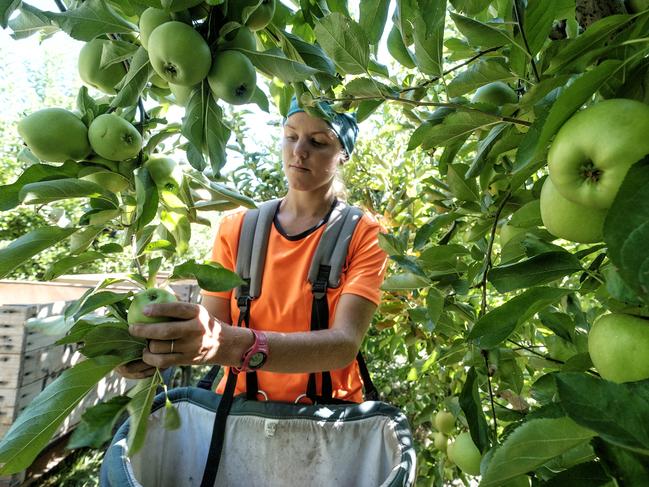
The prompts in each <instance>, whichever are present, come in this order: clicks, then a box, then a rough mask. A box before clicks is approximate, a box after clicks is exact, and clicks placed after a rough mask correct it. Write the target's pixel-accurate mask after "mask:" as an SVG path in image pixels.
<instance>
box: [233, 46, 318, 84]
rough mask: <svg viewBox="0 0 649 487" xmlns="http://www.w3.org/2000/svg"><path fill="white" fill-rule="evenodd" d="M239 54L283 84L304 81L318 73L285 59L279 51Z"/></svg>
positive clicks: (308, 67)
mask: <svg viewBox="0 0 649 487" xmlns="http://www.w3.org/2000/svg"><path fill="white" fill-rule="evenodd" d="M241 52H242V53H244V54H245V55H246V57H248V59H250V61H251V62H252V64H253V65H254V66H255V67H256V68H257V69H259V70H260V71H261V72H263V73H265V74H266V75H268V76H269V77H271V78H272V77H276V78H279V79H281V80H282V81H283V82H284V83H293V82H296V81H306V80H308V79H310V78H311V76H313V75H315V74H317V73H318V70H317V69H314V68H312V67H311V66H307V65H306V64H303V63H299V62H297V61H293V60H292V59H289V58H287V57H286V54H284V53H283V52H282V51H281V50H279V49H270V50H268V51H261V52H259V51H246V50H243V49H241Z"/></svg>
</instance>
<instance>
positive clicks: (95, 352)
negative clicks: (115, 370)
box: [81, 323, 147, 362]
mask: <svg viewBox="0 0 649 487" xmlns="http://www.w3.org/2000/svg"><path fill="white" fill-rule="evenodd" d="M83 341H84V346H83V348H82V349H81V353H82V354H84V355H85V356H86V357H88V358H93V357H99V356H102V355H112V356H115V357H119V358H121V359H122V362H130V361H131V360H135V359H137V358H140V357H142V350H143V349H144V348H145V347H146V345H147V342H146V340H145V339H143V338H135V337H133V336H131V334H130V333H129V332H128V325H127V324H126V323H120V324H112V323H110V324H108V323H107V324H101V325H97V326H95V327H94V328H93V329H92V330H90V331H89V332H88V333H86V335H85V336H84V337H83Z"/></svg>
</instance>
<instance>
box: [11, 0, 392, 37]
mask: <svg viewBox="0 0 649 487" xmlns="http://www.w3.org/2000/svg"><path fill="white" fill-rule="evenodd" d="M20 3H21V2H20V0H0V26H2V28H3V29H6V28H7V25H8V23H9V17H11V14H12V13H13V12H14V10H16V9H17V8H18V7H19V6H20ZM386 3H389V2H386ZM386 15H387V12H386ZM384 22H385V21H384ZM379 36H380V34H379ZM375 44H376V43H375Z"/></svg>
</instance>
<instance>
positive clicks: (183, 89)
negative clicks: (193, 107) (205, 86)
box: [169, 83, 197, 107]
mask: <svg viewBox="0 0 649 487" xmlns="http://www.w3.org/2000/svg"><path fill="white" fill-rule="evenodd" d="M195 88H197V86H184V85H175V84H173V83H169V89H170V90H171V92H172V93H173V95H174V97H175V99H176V105H180V106H182V107H184V106H185V105H187V102H188V101H189V99H190V98H191V95H192V92H193V91H194V89H195Z"/></svg>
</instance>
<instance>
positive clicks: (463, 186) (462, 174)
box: [446, 163, 480, 201]
mask: <svg viewBox="0 0 649 487" xmlns="http://www.w3.org/2000/svg"><path fill="white" fill-rule="evenodd" d="M468 170H469V167H468V166H467V165H466V164H461V163H456V164H449V165H448V172H447V174H446V178H447V179H446V183H447V184H448V187H449V189H450V190H451V193H453V196H455V197H456V198H457V199H459V200H462V201H477V200H478V198H479V197H480V194H479V192H478V183H477V182H476V180H475V178H467V176H466V173H467V171H468Z"/></svg>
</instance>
